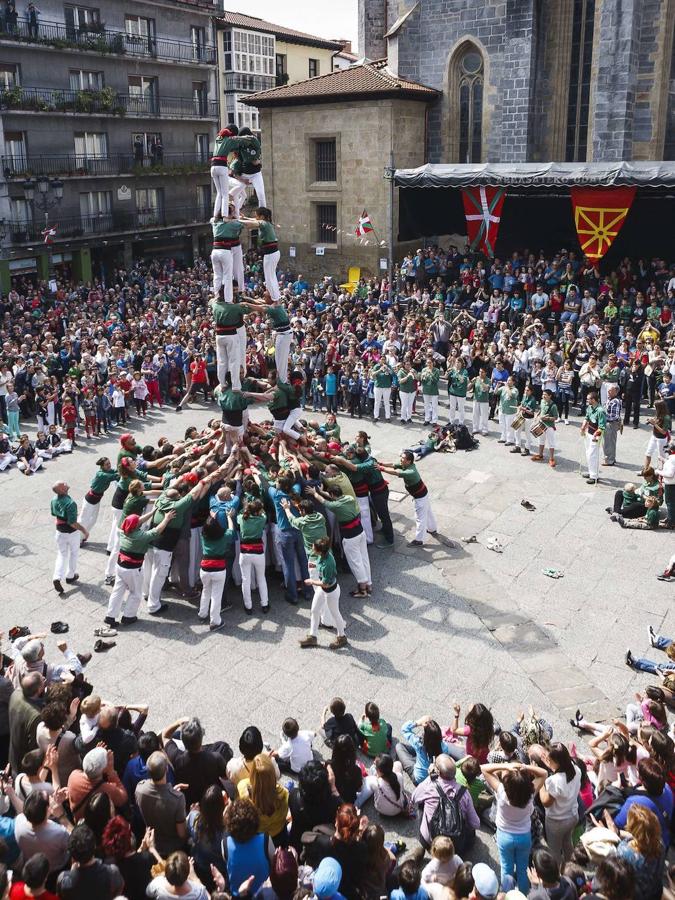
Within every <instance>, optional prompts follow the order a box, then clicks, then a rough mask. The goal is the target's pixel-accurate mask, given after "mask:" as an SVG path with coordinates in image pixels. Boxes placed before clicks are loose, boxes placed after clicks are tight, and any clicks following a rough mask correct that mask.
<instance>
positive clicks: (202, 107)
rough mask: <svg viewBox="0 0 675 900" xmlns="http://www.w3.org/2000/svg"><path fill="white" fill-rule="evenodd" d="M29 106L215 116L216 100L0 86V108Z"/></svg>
mask: <svg viewBox="0 0 675 900" xmlns="http://www.w3.org/2000/svg"><path fill="white" fill-rule="evenodd" d="M12 109H17V110H30V111H33V112H49V113H88V114H90V115H97V116H121V117H124V116H131V117H133V118H144V119H149V118H150V119H151V118H177V119H217V118H218V102H217V101H216V100H207V99H206V98H195V97H155V96H147V95H145V96H144V95H139V94H121V93H119V92H118V91H116V90H114V88H110V87H104V88H101V90H100V91H71V90H59V89H55V88H33V87H32V88H25V87H20V86H19V85H16V86H15V87H11V88H3V89H2V90H0V110H12Z"/></svg>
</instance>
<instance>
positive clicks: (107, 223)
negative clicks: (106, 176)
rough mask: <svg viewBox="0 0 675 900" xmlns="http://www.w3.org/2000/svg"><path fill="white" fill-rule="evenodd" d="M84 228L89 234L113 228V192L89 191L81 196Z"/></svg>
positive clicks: (81, 215)
mask: <svg viewBox="0 0 675 900" xmlns="http://www.w3.org/2000/svg"><path fill="white" fill-rule="evenodd" d="M80 218H81V219H82V228H83V229H84V231H85V232H86V233H88V234H94V233H96V232H101V231H110V229H111V228H112V192H111V191H88V192H87V193H85V194H80Z"/></svg>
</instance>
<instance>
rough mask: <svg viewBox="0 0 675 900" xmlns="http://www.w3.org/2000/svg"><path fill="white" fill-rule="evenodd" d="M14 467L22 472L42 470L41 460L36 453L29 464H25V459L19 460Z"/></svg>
mask: <svg viewBox="0 0 675 900" xmlns="http://www.w3.org/2000/svg"><path fill="white" fill-rule="evenodd" d="M16 465H17V468H18V469H21V471H22V472H37V470H38V469H41V468H42V460H41V459H40V457H39V456H38V455H37V453H36V454H35V456H34V457H33V458H32V459H31V461H30V462H26V460H25V459H20V460H19V461H18V463H17V464H16Z"/></svg>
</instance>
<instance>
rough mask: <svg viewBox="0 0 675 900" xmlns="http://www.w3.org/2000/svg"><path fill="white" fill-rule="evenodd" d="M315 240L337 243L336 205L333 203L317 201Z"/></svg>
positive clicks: (324, 242) (323, 242)
mask: <svg viewBox="0 0 675 900" xmlns="http://www.w3.org/2000/svg"><path fill="white" fill-rule="evenodd" d="M316 225H317V229H316V231H317V242H318V243H319V244H337V206H336V205H335V203H317V206H316Z"/></svg>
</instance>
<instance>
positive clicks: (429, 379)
mask: <svg viewBox="0 0 675 900" xmlns="http://www.w3.org/2000/svg"><path fill="white" fill-rule="evenodd" d="M440 378H441V370H440V369H437V368H435V367H434V368H432V369H430V368H429V367H428V366H425V367H424V368H423V369H422V374H421V375H420V381H421V382H422V393H423V394H425V395H426V396H427V397H438V382H439V381H440Z"/></svg>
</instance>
